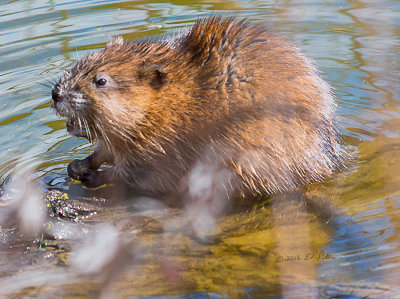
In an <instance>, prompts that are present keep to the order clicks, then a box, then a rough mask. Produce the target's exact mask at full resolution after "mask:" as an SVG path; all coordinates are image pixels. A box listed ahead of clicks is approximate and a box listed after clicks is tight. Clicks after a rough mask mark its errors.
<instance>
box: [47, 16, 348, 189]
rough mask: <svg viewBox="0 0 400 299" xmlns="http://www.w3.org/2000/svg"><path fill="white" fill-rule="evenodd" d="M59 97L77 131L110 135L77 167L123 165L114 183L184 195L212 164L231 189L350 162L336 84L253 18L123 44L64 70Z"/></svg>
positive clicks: (280, 185) (80, 172)
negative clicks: (339, 126) (333, 91)
mask: <svg viewBox="0 0 400 299" xmlns="http://www.w3.org/2000/svg"><path fill="white" fill-rule="evenodd" d="M102 79H104V80H105V82H106V83H105V84H104V85H103V84H102V83H104V81H101V80H102ZM99 82H100V83H101V84H98V83H99ZM107 84H108V85H107ZM72 91H73V92H72ZM77 91H78V96H76V93H77ZM77 98H79V105H78V104H77V100H76V99H77ZM53 99H54V105H55V108H56V109H57V111H59V112H60V114H62V115H65V116H67V117H68V118H69V123H70V128H71V131H74V130H75V131H77V132H78V133H75V135H79V134H81V135H82V131H85V135H86V136H88V135H89V136H88V137H92V136H96V138H97V139H98V141H99V147H98V149H97V150H96V151H95V153H94V154H93V155H92V157H88V158H87V159H86V160H87V161H86V162H85V163H86V164H88V165H86V164H85V163H83V162H81V161H85V160H81V161H78V162H73V163H75V164H74V165H72V166H71V165H70V167H69V170H70V171H69V173H70V175H71V176H72V177H74V176H77V177H80V178H82V177H83V176H85V175H86V174H87V173H88V172H89V170H90V171H92V170H94V171H95V172H96V175H99V173H100V172H98V171H97V168H98V167H99V166H100V165H101V164H102V163H103V162H105V161H107V162H110V161H111V163H112V164H114V167H113V168H112V170H111V171H109V172H108V174H107V175H108V176H109V177H111V178H112V180H114V181H115V180H123V181H126V182H128V183H130V184H133V185H136V186H138V187H140V188H143V189H147V190H150V191H165V192H171V191H172V192H176V191H178V190H179V189H180V188H181V187H182V185H184V184H182V182H187V181H188V180H187V179H188V178H189V177H190V176H191V174H192V173H193V169H196V167H197V168H198V167H199V165H205V167H206V168H207V167H208V168H210V169H211V168H212V169H216V173H221V172H220V171H219V170H221V169H223V170H224V173H225V174H226V175H225V176H224V178H225V179H224V180H223V181H222V182H221V184H223V185H224V188H225V189H226V190H228V192H230V191H235V192H238V193H239V194H242V195H249V194H272V193H276V192H281V191H284V190H288V189H290V188H293V187H296V186H298V185H301V184H308V183H311V182H313V181H317V180H321V179H323V178H324V177H327V176H329V175H331V174H332V172H333V171H335V170H336V169H340V168H341V167H343V165H344V160H345V158H346V152H345V150H344V149H343V145H342V144H341V142H340V138H339V136H338V132H337V129H336V117H335V99H334V97H333V96H332V94H331V91H330V87H329V85H328V84H327V83H325V82H324V81H323V80H322V79H321V77H320V76H319V75H318V72H317V71H316V69H315V68H314V66H313V64H312V63H311V62H310V61H309V60H308V59H307V58H306V57H304V56H303V55H302V54H301V53H300V52H299V50H298V49H297V48H296V47H295V46H293V45H292V44H291V43H289V42H287V41H286V40H285V39H283V38H282V37H280V36H278V35H276V34H274V33H271V32H269V31H268V30H267V29H265V28H264V27H263V26H258V25H253V24H250V23H248V22H246V21H243V20H242V21H237V20H235V19H233V18H227V19H223V18H218V17H213V18H208V19H204V20H199V21H197V22H196V24H195V25H194V26H193V27H192V28H191V29H190V30H188V31H187V32H185V33H182V34H181V35H179V36H176V37H173V38H172V39H170V40H162V41H131V42H128V41H123V40H122V39H116V40H114V41H111V42H110V43H109V44H108V46H107V48H106V49H104V50H103V51H101V52H99V53H96V54H91V55H89V56H87V57H86V58H84V59H83V60H81V61H80V62H78V63H77V64H76V66H75V67H74V68H73V69H72V70H71V71H70V72H69V73H67V74H66V75H64V76H63V77H62V78H61V79H60V81H59V83H57V85H56V86H55V87H54V88H53ZM60 99H62V100H60ZM67 99H68V100H67ZM82 99H83V100H82ZM71 119H72V120H71ZM82 124H84V125H82ZM71 126H72V127H71ZM103 160H104V161H103ZM93 161H96V163H94V162H93ZM73 163H72V164H73ZM77 165H79V167H80V168H79V167H78V168H79V169H78V168H77V167H75V166H77ZM217 170H218V171H217ZM92 174H93V173H91V174H90V175H92ZM214 179H215V178H214ZM103 182H104V181H103V180H100V181H99V183H103ZM88 185H90V182H89V184H88Z"/></svg>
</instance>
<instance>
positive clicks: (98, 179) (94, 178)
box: [79, 169, 104, 188]
mask: <svg viewBox="0 0 400 299" xmlns="http://www.w3.org/2000/svg"><path fill="white" fill-rule="evenodd" d="M79 178H80V181H81V182H82V184H83V185H85V187H87V188H97V187H100V186H101V185H104V182H103V178H102V175H101V172H100V171H97V170H92V169H88V170H87V172H86V173H84V174H82V175H81V176H80V177H79Z"/></svg>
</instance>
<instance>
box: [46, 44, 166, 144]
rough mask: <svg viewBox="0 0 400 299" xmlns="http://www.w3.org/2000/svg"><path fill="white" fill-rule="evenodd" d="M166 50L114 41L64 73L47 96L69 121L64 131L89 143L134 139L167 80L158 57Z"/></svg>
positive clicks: (144, 123) (58, 111) (148, 45)
mask: <svg viewBox="0 0 400 299" xmlns="http://www.w3.org/2000/svg"><path fill="white" fill-rule="evenodd" d="M162 48H164V50H163V49H162ZM149 49H150V50H149ZM165 49H166V45H165V44H156V43H154V44H151V43H150V42H125V41H123V40H122V38H117V39H114V40H112V41H111V42H109V43H108V44H107V47H106V48H105V49H104V50H102V51H100V52H97V53H92V54H89V55H88V56H86V57H85V58H83V59H81V60H80V61H78V62H77V63H76V64H75V66H74V67H73V68H72V69H71V70H69V71H66V72H65V73H64V74H63V75H62V77H61V78H60V80H59V81H58V82H57V83H56V84H55V85H54V86H53V88H52V91H51V92H52V99H53V101H52V102H53V105H52V106H53V107H54V108H55V109H56V111H57V113H58V114H59V115H61V116H64V117H67V118H68V120H67V124H66V126H67V130H68V132H70V134H72V135H75V136H82V137H86V138H88V139H89V140H94V139H97V138H99V139H102V140H105V141H109V139H112V137H113V136H121V135H124V137H129V138H135V136H134V135H135V132H136V131H137V130H138V129H139V128H140V126H141V125H142V126H148V124H147V123H146V122H147V118H149V117H148V115H149V114H151V113H152V105H153V103H154V101H155V100H154V99H155V98H157V95H158V94H159V93H160V91H161V90H162V89H163V88H164V85H165V84H166V82H167V74H166V72H165V71H164V67H163V62H162V59H163V58H162V55H160V54H159V53H165ZM126 135H128V136H126Z"/></svg>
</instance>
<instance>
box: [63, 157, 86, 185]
mask: <svg viewBox="0 0 400 299" xmlns="http://www.w3.org/2000/svg"><path fill="white" fill-rule="evenodd" d="M88 171H89V164H88V163H87V161H86V160H77V159H75V160H74V161H72V162H71V163H69V165H68V168H67V172H68V175H69V176H70V177H71V178H73V179H74V180H78V181H80V180H81V177H82V175H83V174H85V173H87V172H88Z"/></svg>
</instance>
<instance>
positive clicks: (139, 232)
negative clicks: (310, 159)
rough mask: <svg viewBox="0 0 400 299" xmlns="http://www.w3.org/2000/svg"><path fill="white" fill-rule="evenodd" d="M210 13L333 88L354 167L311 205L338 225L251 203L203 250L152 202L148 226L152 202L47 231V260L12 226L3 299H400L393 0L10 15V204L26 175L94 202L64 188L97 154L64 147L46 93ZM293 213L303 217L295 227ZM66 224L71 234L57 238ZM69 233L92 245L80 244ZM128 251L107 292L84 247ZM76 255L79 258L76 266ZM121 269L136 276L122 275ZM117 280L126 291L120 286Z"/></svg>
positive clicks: (0, 78) (6, 96) (2, 104)
mask: <svg viewBox="0 0 400 299" xmlns="http://www.w3.org/2000/svg"><path fill="white" fill-rule="evenodd" d="M215 13H223V14H225V15H235V16H240V17H246V18H248V19H249V20H251V21H253V22H256V23H265V22H266V23H268V24H269V26H270V27H271V28H272V29H273V30H274V31H277V32H282V34H283V35H285V36H287V37H288V38H290V39H291V40H293V41H294V42H295V43H296V44H297V45H299V47H301V48H302V49H303V51H304V52H305V53H306V54H307V55H308V56H309V57H311V58H312V59H314V60H315V61H316V63H317V65H318V66H319V68H320V69H321V70H322V72H323V73H324V74H325V78H326V80H327V81H328V82H329V83H330V84H331V85H332V86H333V87H334V89H335V93H336V95H337V98H338V102H339V105H338V113H339V114H340V116H341V126H342V128H341V130H342V134H343V138H344V140H345V141H346V143H347V144H348V146H349V149H350V150H351V151H352V152H354V156H355V161H354V163H353V165H352V166H351V167H350V168H349V169H348V170H347V171H345V172H344V173H340V174H338V175H337V176H336V177H335V178H333V179H331V180H329V181H326V182H324V183H323V184H315V185H313V186H311V187H310V190H308V192H309V194H314V195H315V194H316V195H318V196H320V197H323V198H325V199H326V200H327V201H328V202H329V205H330V204H332V206H333V207H334V209H335V210H336V211H337V214H334V215H333V216H332V215H330V216H329V217H325V218H324V217H323V215H322V217H321V215H320V214H321V213H318V210H319V208H318V207H317V208H316V209H317V212H310V211H309V209H308V210H307V209H306V208H305V207H304V206H302V205H300V206H296V204H292V205H291V204H290V203H289V202H290V200H289V201H285V200H281V201H278V202H280V203H275V204H270V203H269V202H268V203H266V204H264V203H258V204H254V205H253V206H250V207H249V206H248V205H244V207H238V208H236V209H234V211H232V212H231V213H228V214H227V215H226V216H224V217H220V218H219V219H217V220H216V221H217V225H216V226H215V227H214V230H213V233H212V234H211V236H210V237H209V238H207V240H196V239H193V238H190V237H187V236H186V235H185V234H182V235H179V234H178V233H176V232H175V233H174V230H173V229H169V228H170V227H171V226H173V223H172V222H173V221H172V220H176V221H178V222H179V219H180V217H183V216H182V211H180V210H179V209H178V210H175V209H166V208H165V207H160V206H159V205H160V203H159V202H153V201H152V200H148V202H151V203H152V204H154V205H153V206H151V205H150V206H151V207H149V206H148V205H149V204H148V202H147V203H146V204H145V205H146V211H147V213H148V214H146V215H143V214H140V215H139V216H137V215H136V214H135V213H136V212H137V207H138V206H140V204H141V202H142V201H139V202H135V204H132V203H129V204H128V203H122V204H121V203H119V204H117V205H114V206H113V208H111V206H112V205H111V203H110V204H107V202H106V203H103V202H101V203H100V205H101V206H105V207H106V208H105V209H104V211H103V212H102V213H101V212H99V213H98V214H97V215H95V216H94V218H92V220H85V221H86V222H85V221H82V222H79V221H78V222H74V221H68V220H63V221H66V222H57V223H53V222H52V225H55V226H57V225H59V226H57V227H58V230H57V233H56V234H53V239H54V235H57V234H58V236H61V235H62V234H63V233H64V234H68V233H69V234H70V235H69V236H65V235H63V237H59V238H55V239H56V240H51V241H52V242H55V245H54V247H52V248H49V247H46V246H41V247H40V248H36V247H37V246H36V245H35V244H37V243H38V242H39V243H40V242H42V244H44V243H45V242H44V240H47V239H49V240H48V241H46V242H50V239H51V238H48V236H47V237H46V235H41V237H40V238H36V239H35V240H34V241H32V240H30V239H29V238H28V239H26V238H22V237H21V238H19V237H15V239H13V236H14V235H15V236H16V235H18V233H17V232H16V230H14V229H12V225H11V226H10V227H11V228H7V229H4V226H2V227H0V228H3V230H2V231H1V233H2V238H1V239H0V241H1V244H2V245H1V246H0V265H1V267H0V294H2V295H3V294H6V295H11V294H14V295H20V296H29V295H34V296H37V295H43V296H53V297H54V296H64V295H65V296H88V297H91V296H94V295H96V294H99V293H98V292H100V293H101V294H102V295H104V296H106V295H105V294H106V293H105V291H104V289H102V286H104V285H107V286H108V285H110V287H109V288H108V289H107V292H112V293H107V294H112V295H113V296H116V297H119V296H121V297H124V296H129V295H130V296H132V295H134V296H136V295H137V296H151V295H185V294H186V295H187V294H192V295H193V296H198V297H202V296H205V297H207V296H209V297H212V298H218V297H219V296H223V295H228V296H233V297H264V298H265V297H277V296H290V295H293V296H298V295H299V294H304V295H306V296H308V297H310V298H312V297H322V298H324V297H330V296H339V295H343V296H350V295H354V296H372V297H374V296H378V295H379V296H388V297H387V298H392V297H395V296H396V295H397V294H400V289H399V287H398V282H399V281H400V236H399V233H400V88H399V86H400V74H399V71H400V63H399V62H400V51H399V50H400V38H399V33H400V3H399V2H398V1H396V0H392V1H390V0H387V1H373V0H354V1H352V0H348V1H345V0H343V1H333V0H330V1H321V2H317V1H300V0H293V1H290V0H287V1H219V0H215V1H214V0H204V1H203V0H196V1H160V2H154V1H146V0H143V1H109V0H105V1H39V0H37V1H35V0H32V1H28V0H19V1H0V57H1V58H0V186H1V188H2V189H3V192H8V190H9V189H11V187H10V186H11V185H13V186H17V188H20V189H24V188H25V187H26V184H29V183H24V180H23V179H22V178H20V180H21V181H18V182H19V184H18V182H17V183H15V180H14V183H13V182H11V181H10V178H11V176H12V173H13V172H15V170H16V167H17V166H19V167H17V169H21V168H22V169H32V172H33V174H31V176H33V179H34V180H35V181H36V182H40V184H41V187H40V188H41V190H42V191H41V192H44V191H46V190H47V191H49V190H60V191H61V192H62V193H66V194H69V196H70V197H73V196H74V194H78V195H79V196H82V194H84V195H85V194H86V195H87V191H86V190H85V189H83V188H82V187H81V185H79V184H75V183H73V182H71V181H70V180H69V179H68V175H67V173H66V167H67V165H68V163H69V162H70V161H71V160H72V159H75V158H82V157H85V156H86V155H88V153H89V152H90V151H91V150H93V147H92V146H91V145H89V144H88V143H87V141H86V140H84V139H78V138H76V137H71V136H69V135H68V134H67V131H66V129H65V119H60V118H59V117H58V116H56V115H55V113H54V112H53V111H52V109H51V108H50V107H51V104H50V89H49V88H48V87H46V86H45V85H48V82H49V81H50V82H54V80H56V79H57V78H58V77H59V76H60V74H61V73H62V71H63V70H67V69H68V68H70V67H71V66H72V65H73V64H74V63H75V62H76V61H77V60H78V59H79V58H81V57H83V56H84V55H85V54H87V53H88V52H90V51H93V50H96V49H99V48H102V47H104V46H105V43H106V41H107V40H108V39H110V38H111V37H113V36H117V35H122V36H123V37H124V38H127V39H134V38H142V37H148V36H154V35H160V34H172V33H173V32H175V31H176V30H177V29H179V28H184V27H186V26H188V25H190V24H193V22H194V21H195V20H196V19H197V18H199V17H201V16H206V15H209V14H215ZM29 190H31V189H29ZM29 192H33V191H32V190H31V191H28V193H29ZM78 195H76V196H78ZM86 195H85V196H86ZM114 195H115V193H114ZM24 196H29V195H26V194H25V195H24ZM96 196H98V195H96ZM105 197H107V196H105ZM72 199H73V198H72ZM0 203H1V205H0V209H3V206H7V202H6V201H2V202H0ZM91 204H92V203H91ZM142 212H143V211H142ZM163 213H167V214H163ZM291 213H294V214H293V215H297V216H296V217H289V216H288V215H292V214H291ZM9 215H13V214H12V213H11V214H9ZM285 215H286V218H285ZM136 216H137V217H136ZM96 217H97V218H96ZM89 218H90V217H89ZM321 218H322V219H321ZM11 219H14V218H13V217H10V218H7V221H6V222H12V220H11ZM285 219H286V220H285ZM3 221H4V217H3ZM98 223H103V225H104V226H101V227H100V228H96V229H94V230H95V231H96V232H97V235H95V236H94V237H93V236H91V235H90V234H87V231H88V230H90V229H92V228H93V227H97V226H96V225H97V224H98ZM104 223H111V224H109V226H106V225H105V224H104ZM171 223H172V224H171ZM64 224H65V225H66V227H68V229H65V230H64V229H62V228H59V227H60V226H62V225H64ZM72 224H73V228H71V225H72ZM47 225H50V224H49V223H47ZM166 227H167V228H168V229H167V228H166ZM116 231H118V232H119V234H117V233H116ZM74 234H75V235H84V236H87V237H83V239H80V241H77V240H76V239H77V238H74V237H73V236H74ZM85 234H87V235H85ZM71 235H72V237H71ZM99 235H100V236H103V239H104V242H106V245H104V244H103V245H102V243H101V240H102V237H99ZM18 236H19V235H18ZM96 236H97V238H100V239H96ZM46 238H47V239H46ZM91 238H94V239H91ZM118 238H120V239H121V238H122V239H124V240H125V239H126V240H125V241H126V242H127V243H129V244H131V243H130V242H132V240H135V241H134V242H133V243H134V245H133V247H134V248H135V249H134V253H132V254H128V255H127V254H125V253H126V250H127V249H126V248H127V247H126V246H125V247H124V246H120V247H118V250H119V251H118V250H117V251H114V252H116V254H117V255H120V256H124V257H126V260H124V262H122V263H121V261H119V260H118V259H111V264H112V265H114V266H115V268H118V269H122V268H124V269H125V270H124V271H117V270H115V269H114V268H112V266H110V265H103V266H98V268H96V269H97V272H101V271H103V272H104V273H107V275H108V276H107V275H105V277H106V278H104V277H99V275H98V273H97V274H93V273H91V272H90V271H89V270H88V268H90V267H89V266H87V267H85V265H86V264H85V262H84V260H85V254H84V253H83V254H81V255H80V252H84V250H83V249H82V250H81V251H79V250H80V249H79V248H80V246H83V245H82V244H86V243H88V242H89V243H93V244H97V245H96V246H97V247H95V249H93V250H94V251H93V253H91V252H90V248H89V249H88V250H89V251H88V252H86V255H88V256H90V257H93V259H98V260H102V259H104V260H107V257H104V256H101V255H96V254H98V252H103V253H104V252H108V251H107V250H109V249H110V248H112V247H113V244H121V243H118V242H117V241H116V240H117V239H118ZM74 239H75V241H74V242H75V243H74V242H73V241H71V240H74ZM120 239H118V240H120ZM61 240H63V241H61ZM88 240H89V241H88ZM99 240H100V241H99ZM85 242H86V243H85ZM46 244H47V243H46ZM123 244H125V243H123ZM35 246H36V247H35ZM102 246H105V247H104V248H103V247H102ZM89 247H90V246H89ZM71 248H73V253H74V254H75V255H74V254H69V253H70V251H71ZM96 248H97V251H96ZM129 248H131V247H129ZM110 250H111V249H110ZM124 250H125V251H124ZM82 256H83V257H82ZM127 256H129V258H127ZM132 256H133V257H132ZM128 261H129V262H128ZM125 263H126V264H131V265H132V266H129V267H122V266H123V265H124V264H125ZM82 269H83V270H82ZM110 269H111V270H110ZM113 269H114V270H115V272H113V271H114V270H113ZM116 273H118V275H119V276H118V279H111V277H114V278H115V277H117V274H116ZM107 283H108V284H107ZM394 294H395V295H394ZM397 296H398V295H397Z"/></svg>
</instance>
